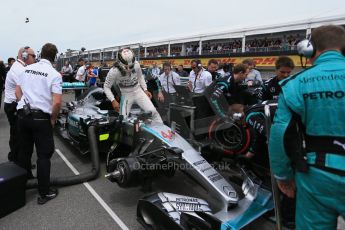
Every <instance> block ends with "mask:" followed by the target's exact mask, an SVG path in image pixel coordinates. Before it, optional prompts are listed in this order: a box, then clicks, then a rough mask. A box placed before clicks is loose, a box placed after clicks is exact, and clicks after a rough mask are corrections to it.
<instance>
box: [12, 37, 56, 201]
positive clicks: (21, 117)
mask: <svg viewBox="0 0 345 230" xmlns="http://www.w3.org/2000/svg"><path fill="white" fill-rule="evenodd" d="M57 54H58V50H57V48H56V46H55V45H54V44H51V43H46V44H45V45H44V46H43V47H42V50H41V60H40V61H39V62H38V63H36V64H32V65H30V66H28V67H26V68H25V71H24V72H23V73H22V74H21V76H20V77H19V81H18V85H17V86H16V97H17V99H18V100H19V102H18V105H17V110H18V129H19V130H20V133H19V139H20V148H19V154H18V164H19V165H20V166H21V167H23V168H25V169H26V170H27V171H28V172H30V169H31V156H32V153H33V147H34V144H35V148H36V153H37V179H38V192H39V197H38V199H37V203H38V204H44V203H46V202H47V201H49V200H51V199H54V198H55V197H56V196H57V195H58V191H57V189H54V188H51V187H50V166H51V162H50V158H51V157H52V155H53V153H54V151H55V149H54V138H53V127H54V124H55V122H56V119H57V116H58V113H59V110H60V106H61V96H62V77H61V74H60V73H59V72H57V71H56V70H55V69H54V68H53V65H52V64H53V63H54V62H55V60H56V55H57ZM29 177H30V174H29Z"/></svg>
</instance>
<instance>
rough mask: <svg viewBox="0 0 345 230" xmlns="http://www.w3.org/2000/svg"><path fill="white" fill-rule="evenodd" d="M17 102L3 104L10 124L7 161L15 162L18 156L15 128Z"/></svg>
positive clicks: (16, 131)
mask: <svg viewBox="0 0 345 230" xmlns="http://www.w3.org/2000/svg"><path fill="white" fill-rule="evenodd" d="M16 107H17V102H12V103H5V105H4V110H5V113H6V116H7V120H8V123H9V124H10V140H9V146H10V152H9V153H8V160H9V161H16V160H17V156H18V146H19V144H18V128H17V108H16Z"/></svg>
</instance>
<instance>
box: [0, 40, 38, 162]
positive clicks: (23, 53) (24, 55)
mask: <svg viewBox="0 0 345 230" xmlns="http://www.w3.org/2000/svg"><path fill="white" fill-rule="evenodd" d="M35 58H36V55H35V51H34V50H33V49H31V48H30V47H29V46H25V47H22V48H20V49H19V51H18V57H17V60H16V61H15V62H14V63H13V65H12V66H11V68H10V70H9V71H8V73H7V75H6V81H5V100H4V102H5V106H4V110H5V113H6V115H7V119H8V122H9V124H10V141H9V145H10V152H9V153H8V160H9V161H16V160H17V155H18V145H19V143H18V133H17V128H16V127H17V109H16V107H17V99H16V95H15V92H16V86H17V83H18V80H19V79H18V78H19V76H20V75H21V74H22V73H23V72H24V69H25V66H27V65H30V64H33V63H35V62H36V59H35Z"/></svg>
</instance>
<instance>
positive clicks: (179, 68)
mask: <svg viewBox="0 0 345 230" xmlns="http://www.w3.org/2000/svg"><path fill="white" fill-rule="evenodd" d="M176 73H177V74H178V75H179V76H180V77H188V76H189V74H188V73H187V71H185V70H184V69H183V65H178V66H177V71H176Z"/></svg>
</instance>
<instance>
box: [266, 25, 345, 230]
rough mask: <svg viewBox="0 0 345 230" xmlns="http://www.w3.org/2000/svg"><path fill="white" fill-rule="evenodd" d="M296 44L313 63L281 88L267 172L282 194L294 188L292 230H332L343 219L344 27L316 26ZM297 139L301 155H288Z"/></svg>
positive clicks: (288, 194) (344, 145)
mask: <svg viewBox="0 0 345 230" xmlns="http://www.w3.org/2000/svg"><path fill="white" fill-rule="evenodd" d="M297 46H298V47H297V48H298V51H299V53H300V54H301V55H303V56H305V57H310V58H311V59H310V60H311V62H312V64H313V65H312V67H310V68H308V69H306V70H305V71H302V72H300V73H298V74H296V75H294V76H291V77H290V78H288V79H286V80H284V81H283V82H282V84H281V87H282V93H281V95H280V96H279V101H278V108H277V111H276V113H275V117H274V120H273V125H272V128H271V134H270V139H269V154H270V163H271V170H272V171H273V174H274V176H275V178H276V179H277V183H278V187H279V189H280V190H281V191H282V192H283V193H285V194H286V195H287V196H289V197H294V196H295V192H296V191H295V190H297V194H296V200H297V204H296V205H297V208H296V228H297V229H301V230H302V229H303V230H305V229H336V227H337V218H338V216H339V215H342V216H343V218H345V129H344V127H345V119H344V114H345V57H344V56H343V55H342V54H341V51H343V50H344V49H345V29H344V28H343V27H342V26H334V25H328V26H321V27H318V28H316V29H314V30H313V31H312V33H311V38H310V40H304V41H301V42H300V43H299V44H298V45H297ZM294 123H295V124H298V126H297V127H298V129H297V128H296V125H294ZM298 136H301V138H300V139H299V140H300V142H299V143H296V145H297V146H301V148H299V149H300V151H295V152H292V151H289V150H288V148H287V145H291V140H295V141H296V139H297V137H298ZM288 139H290V141H286V140H288ZM292 166H294V167H292Z"/></svg>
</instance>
